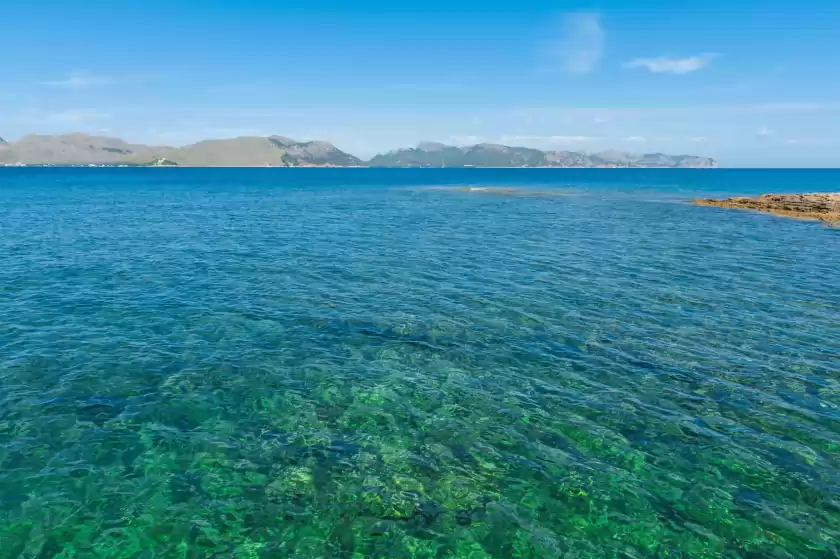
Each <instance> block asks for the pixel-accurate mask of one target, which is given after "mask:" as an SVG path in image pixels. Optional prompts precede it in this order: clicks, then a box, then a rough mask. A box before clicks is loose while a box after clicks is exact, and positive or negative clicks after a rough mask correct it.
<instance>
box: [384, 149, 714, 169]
mask: <svg viewBox="0 0 840 559" xmlns="http://www.w3.org/2000/svg"><path fill="white" fill-rule="evenodd" d="M368 165H370V166H371V167H658V168H714V167H717V166H718V165H717V162H716V161H715V160H714V159H711V158H708V157H697V156H693V155H665V154H662V153H650V154H644V155H636V154H631V153H624V152H620V151H604V152H601V153H597V154H593V155H587V154H584V153H578V152H574V151H540V150H537V149H530V148H522V147H509V146H502V145H497V144H478V145H475V146H466V147H453V146H447V145H444V144H430V143H426V144H420V145H418V146H417V147H416V148H407V149H398V150H395V151H392V152H389V153H385V154H382V155H377V156H376V157H374V158H373V159H371V160H370V161H369V162H368Z"/></svg>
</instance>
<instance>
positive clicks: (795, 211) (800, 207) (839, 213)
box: [693, 193, 840, 224]
mask: <svg viewBox="0 0 840 559" xmlns="http://www.w3.org/2000/svg"><path fill="white" fill-rule="evenodd" d="M693 203H694V204H697V205H698V206H715V207H718V208H732V209H736V210H753V211H759V212H765V213H771V214H774V215H780V216H784V217H795V218H800V219H817V220H819V221H825V222H827V223H832V224H840V193H820V194H764V195H762V196H757V197H736V198H728V199H726V200H714V199H711V198H701V199H698V200H694V201H693Z"/></svg>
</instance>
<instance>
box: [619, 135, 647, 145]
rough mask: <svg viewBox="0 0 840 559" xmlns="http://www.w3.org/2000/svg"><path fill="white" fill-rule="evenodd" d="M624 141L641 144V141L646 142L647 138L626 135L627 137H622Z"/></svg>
mask: <svg viewBox="0 0 840 559" xmlns="http://www.w3.org/2000/svg"><path fill="white" fill-rule="evenodd" d="M624 141H625V142H630V143H634V144H643V143H645V142H647V138H645V137H644V136H628V137H626V138H624Z"/></svg>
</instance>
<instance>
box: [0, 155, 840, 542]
mask: <svg viewBox="0 0 840 559" xmlns="http://www.w3.org/2000/svg"><path fill="white" fill-rule="evenodd" d="M450 186H468V187H476V188H486V187H501V188H524V189H530V190H531V191H534V192H544V191H552V192H554V191H556V192H561V193H563V194H566V195H563V196H554V195H546V196H539V195H529V196H497V195H488V194H487V193H486V192H484V191H480V190H479V191H469V190H467V191H464V190H451V189H443V190H440V189H437V188H432V189H429V188H428V187H450ZM829 190H835V191H840V172H837V171H810V172H806V171H788V172H778V171H643V170H640V171H619V170H605V171H598V170H586V171H573V170H569V171H563V170H542V169H535V170H529V171H526V170H512V171H504V170H479V169H475V170H375V169H370V170H368V169H339V170H314V169H300V170H201V169H195V170H188V169H182V170H179V169H90V170H86V169H85V170H78V169H77V170H73V169H68V170H61V169H21V170H18V169H0V262H2V266H0V557H3V558H6V557H9V558H12V557H26V558H30V557H31V558H46V557H61V558H70V557H108V558H111V557H115V558H116V557H126V558H127V557H143V558H146V557H148V558H152V557H188V558H198V557H237V558H240V557H241V558H257V557H295V558H310V557H327V558H332V557H355V558H361V557H397V558H403V557H405V558H408V557H418V558H426V557H428V558H431V557H464V558H467V557H469V558H486V557H494V558H512V557H516V558H538V557H539V558H542V557H570V558H571V557H574V558H587V557H592V558H596V557H597V558H603V557H628V558H630V557H638V558H649V557H663V558H665V557H667V558H706V557H731V558H735V557H743V558H823V557H826V558H827V557H836V556H838V553H840V548H838V543H837V541H838V539H840V421H838V420H840V260H838V255H840V231H837V230H832V229H829V228H826V227H823V226H821V225H818V224H815V223H809V222H801V221H796V220H785V219H781V218H776V217H772V216H768V215H760V214H754V213H747V212H734V211H726V210H721V209H717V208H700V207H695V206H692V205H690V204H687V203H685V201H686V200H689V199H691V198H692V197H695V196H701V195H726V194H755V193H759V192H768V191H776V192H785V191H787V192H791V191H794V192H795V191H829Z"/></svg>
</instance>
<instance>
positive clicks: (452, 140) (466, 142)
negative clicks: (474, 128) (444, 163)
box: [446, 136, 486, 146]
mask: <svg viewBox="0 0 840 559" xmlns="http://www.w3.org/2000/svg"><path fill="white" fill-rule="evenodd" d="M485 141H486V140H485V138H484V136H450V137H449V139H448V140H447V141H446V143H447V144H452V145H455V146H471V145H475V144H480V143H483V142H485Z"/></svg>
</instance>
